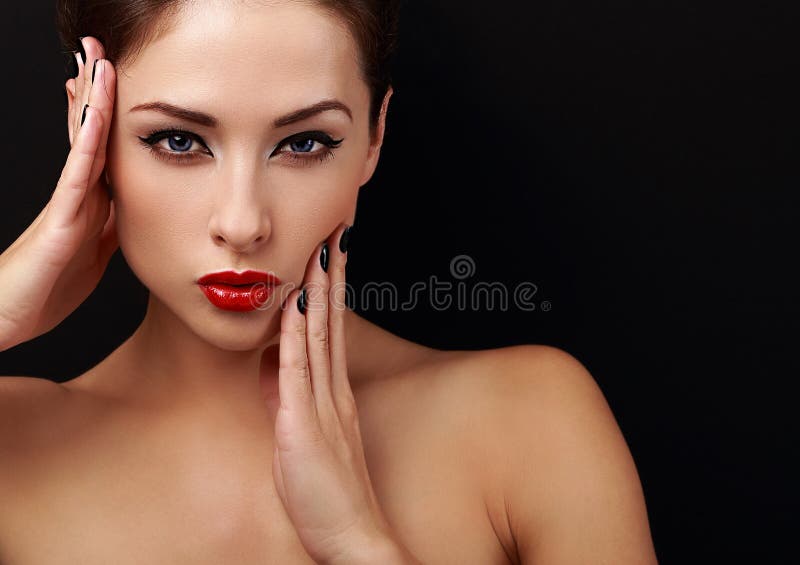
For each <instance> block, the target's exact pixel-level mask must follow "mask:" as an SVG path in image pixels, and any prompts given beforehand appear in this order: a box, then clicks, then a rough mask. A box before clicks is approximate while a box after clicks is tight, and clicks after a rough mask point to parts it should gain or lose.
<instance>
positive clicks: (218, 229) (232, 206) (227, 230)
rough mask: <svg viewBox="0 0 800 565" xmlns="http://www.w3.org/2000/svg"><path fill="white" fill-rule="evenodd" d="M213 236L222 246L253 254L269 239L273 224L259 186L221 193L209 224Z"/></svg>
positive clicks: (238, 188) (236, 188)
mask: <svg viewBox="0 0 800 565" xmlns="http://www.w3.org/2000/svg"><path fill="white" fill-rule="evenodd" d="M208 227H209V233H210V235H211V237H212V239H213V240H214V242H215V243H216V244H218V245H225V246H227V247H229V248H230V249H231V250H233V251H235V252H237V253H251V252H253V251H254V250H255V249H256V248H257V247H258V246H259V245H261V244H263V243H264V242H265V241H266V240H267V238H268V237H269V220H268V218H267V214H266V209H265V206H264V204H263V202H261V201H260V200H259V195H258V194H257V188H256V187H255V186H246V187H245V186H239V187H234V188H232V189H231V190H223V191H220V194H219V195H218V197H217V200H216V203H215V205H214V209H213V212H212V214H211V218H210V220H209V226H208Z"/></svg>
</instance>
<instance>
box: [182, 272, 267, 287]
mask: <svg viewBox="0 0 800 565" xmlns="http://www.w3.org/2000/svg"><path fill="white" fill-rule="evenodd" d="M213 283H223V284H232V285H246V284H256V283H265V284H268V285H278V284H281V280H280V279H279V278H278V277H276V276H275V275H273V274H272V273H265V272H264V271H253V270H248V271H243V272H241V273H237V272H236V271H217V272H215V273H208V274H207V275H203V276H202V277H200V278H199V279H197V284H213Z"/></svg>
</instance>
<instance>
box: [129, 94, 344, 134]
mask: <svg viewBox="0 0 800 565" xmlns="http://www.w3.org/2000/svg"><path fill="white" fill-rule="evenodd" d="M144 110H151V111H155V112H161V113H162V114H166V115H167V116H171V117H173V118H177V119H179V120H186V121H187V122H194V123H196V124H200V125H201V126H205V127H209V128H215V127H217V125H218V124H219V121H218V120H217V119H216V118H215V117H214V116H212V115H210V114H206V113H204V112H198V111H197V110H190V109H188V108H181V107H180V106H175V105H174V104H169V103H167V102H145V103H144V104H137V105H136V106H134V107H133V108H131V109H130V110H128V112H137V111H144ZM331 110H339V111H342V112H344V113H345V114H347V117H348V118H350V121H351V122H352V121H353V113H352V112H351V111H350V108H348V107H347V105H345V104H344V103H342V102H339V101H338V100H335V99H329V100H321V101H319V102H317V103H316V104H312V105H311V106H307V107H305V108H300V109H299V110H295V111H294V112H290V113H288V114H286V115H284V116H281V117H279V118H276V119H275V120H274V121H273V122H272V126H273V127H274V128H282V127H285V126H288V125H290V124H293V123H296V122H300V121H303V120H306V119H308V118H310V117H312V116H316V115H317V114H321V113H322V112H328V111H331Z"/></svg>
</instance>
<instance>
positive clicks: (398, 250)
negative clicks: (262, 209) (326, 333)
mask: <svg viewBox="0 0 800 565" xmlns="http://www.w3.org/2000/svg"><path fill="white" fill-rule="evenodd" d="M790 5H791V3H788V2H786V3H780V4H779V3H773V4H772V5H768V4H766V3H758V4H757V3H748V4H745V3H741V4H737V3H728V4H725V5H722V6H712V5H710V4H705V5H703V4H701V3H698V2H680V1H670V2H641V1H629V2H623V1H618V0H615V1H611V2H606V3H602V4H600V3H597V4H592V5H588V6H584V5H579V4H577V3H573V2H566V1H560V2H555V1H540V2H535V3H530V4H529V3H523V2H508V1H503V0H500V1H495V2H491V3H486V2H464V1H457V0H448V1H443V0H436V1H424V2H423V1H417V2H407V3H406V5H405V8H404V11H403V20H402V25H401V34H400V35H401V44H400V51H399V53H398V58H397V64H396V67H395V78H394V85H395V91H396V92H395V96H394V98H393V99H392V104H391V107H390V111H389V119H388V126H387V134H386V139H385V144H384V149H383V153H382V157H381V164H380V166H379V167H378V171H377V172H376V174H375V176H374V177H373V179H372V181H371V182H370V183H369V184H368V185H366V186H365V187H364V188H363V189H362V193H361V196H360V200H359V205H358V214H357V218H356V224H355V227H354V230H353V235H352V240H351V241H352V243H351V254H350V260H349V262H348V282H349V283H351V284H353V285H354V286H355V287H356V288H359V287H360V286H363V285H364V284H365V283H366V282H368V281H378V282H380V281H387V282H388V281H391V282H393V283H394V284H396V285H397V286H398V288H400V289H410V288H411V285H412V284H413V283H414V282H415V281H426V280H428V279H429V277H431V276H436V277H438V278H439V279H440V280H450V281H453V282H455V279H453V278H452V276H451V274H450V261H451V260H452V259H453V258H454V257H456V256H458V255H468V256H469V257H470V258H471V259H472V260H473V261H474V264H475V266H476V271H475V274H474V276H473V277H472V278H471V279H468V281H467V282H468V283H470V284H472V283H475V282H477V281H489V282H490V281H497V282H500V283H503V284H506V285H507V286H514V285H516V284H518V283H520V282H523V281H529V282H532V283H534V284H535V285H536V286H537V288H538V291H537V294H536V295H535V300H534V301H535V302H536V304H537V305H538V306H537V309H536V310H534V311H532V312H524V311H521V310H516V309H514V308H513V307H512V308H510V309H508V310H506V311H501V310H499V309H497V308H495V309H489V308H486V309H483V310H481V311H472V310H464V311H459V310H458V309H456V308H455V307H451V308H448V309H444V310H438V311H437V310H436V309H434V308H432V307H429V306H426V305H425V304H422V305H420V306H419V307H417V308H415V309H413V310H410V311H400V310H393V311H390V310H387V309H383V310H378V309H369V308H363V307H361V305H359V304H358V303H356V304H354V305H353V306H354V307H355V308H356V310H357V311H359V313H361V315H363V316H365V317H366V318H368V319H371V320H372V321H374V322H376V323H378V324H379V325H381V326H382V327H385V328H386V329H388V330H390V331H392V332H394V333H396V334H398V335H401V336H403V337H406V338H408V339H411V340H413V341H417V342H420V343H425V344H427V345H430V346H434V347H438V348H447V349H484V348H494V347H502V346H506V345H513V344H521V343H543V344H549V345H554V346H556V347H560V348H562V349H564V350H566V351H568V352H569V353H571V354H573V355H574V356H575V357H577V358H578V359H579V360H580V361H581V362H582V363H584V365H585V366H586V367H587V369H589V371H590V372H591V373H592V375H593V376H594V378H595V379H596V380H597V382H598V384H599V385H600V387H601V389H602V390H603V392H604V393H605V395H606V398H607V399H608V402H609V404H610V406H611V408H612V410H613V412H614V414H615V415H616V417H617V421H618V423H619V425H620V427H621V429H622V431H623V433H624V435H625V438H626V440H627V441H628V444H629V446H630V448H631V451H632V453H633V456H634V459H635V461H636V464H637V467H638V469H639V473H640V476H641V479H642V484H643V487H644V491H645V498H646V501H647V505H648V511H649V516H650V524H651V529H652V532H653V538H654V542H655V545H656V550H657V553H658V556H659V560H660V562H661V563H662V564H670V563H731V562H737V563H739V562H741V563H744V562H748V563H788V562H794V560H795V559H796V557H795V555H794V551H793V544H792V541H793V534H794V533H795V531H796V529H797V520H796V519H794V518H793V517H792V516H791V515H790V512H791V510H792V509H796V508H797V496H796V489H795V488H794V477H796V476H797V475H796V470H797V469H796V467H790V459H789V456H790V455H792V454H793V453H795V452H796V451H797V441H796V438H797V436H796V434H795V427H794V426H793V423H794V422H793V420H794V419H793V418H792V417H791V416H790V413H791V412H790V411H791V409H792V408H794V406H795V398H794V396H793V395H792V394H791V393H790V391H791V390H792V387H791V384H793V381H794V380H795V379H796V378H797V377H798V375H800V372H799V371H798V356H797V354H796V351H795V343H796V339H797V337H798V335H800V334H799V333H798V322H797V319H798V318H797V317H798V313H799V312H798V310H800V308H799V307H798V306H799V305H800V302H799V301H798V300H797V297H796V289H797V288H798V282H800V281H798V276H797V270H796V267H795V264H796V257H797V252H796V247H797V242H798V241H800V238H798V233H797V232H798V230H797V216H798V210H799V207H798V205H799V204H800V200H799V199H798V196H797V188H798V182H797V181H798V174H797V170H796V162H797V159H796V158H795V152H796V151H797V147H798V143H797V141H798V125H799V124H798V120H797V114H796V110H795V108H796V104H797V101H798V92H797V90H796V89H794V88H793V83H794V81H793V79H794V78H796V77H795V76H793V75H796V74H797V67H796V60H797V53H798V50H797V45H796V36H797V31H796V27H795V26H794V25H793V23H792V22H796V21H797V19H796V17H794V14H792V13H790V12H789V8H788V7H789V6H790ZM10 13H11V19H10V21H11V22H12V24H13V25H12V26H11V27H12V28H13V29H11V30H9V31H7V32H6V34H5V39H6V45H5V57H4V65H5V71H6V81H5V85H4V91H5V95H6V97H5V104H4V105H3V106H4V110H3V124H4V126H5V127H4V133H5V139H4V141H3V151H2V156H3V172H4V179H3V183H2V191H3V197H2V200H0V202H2V211H0V248H2V249H5V247H6V246H8V245H10V244H11V243H12V242H13V241H14V240H15V239H16V237H18V236H19V234H20V233H22V231H23V230H24V229H25V227H26V226H27V225H28V224H29V223H30V222H31V221H32V220H33V218H34V217H35V216H36V215H37V213H38V211H39V210H40V209H41V208H42V207H43V206H44V204H45V203H46V202H47V199H48V198H49V195H50V193H51V191H52V190H53V188H54V186H55V183H56V181H57V179H58V176H59V174H60V171H61V168H62V167H63V164H64V160H65V158H66V154H67V152H68V148H69V142H68V137H67V129H66V120H65V101H64V95H63V90H64V88H63V84H64V80H65V79H66V77H64V76H63V59H62V57H61V55H60V47H59V45H58V41H57V37H56V33H55V26H54V23H53V19H54V14H53V8H52V3H51V2H31V3H16V4H14V7H13V9H11V12H10ZM8 21H9V20H8V19H7V20H6V22H8ZM544 302H547V303H549V306H550V309H549V310H546V306H547V305H546V304H543V303H544ZM145 304H146V292H145V290H144V289H143V288H142V287H141V285H140V284H139V283H138V281H137V280H136V279H135V277H133V275H132V274H131V273H130V271H129V270H128V268H127V266H126V265H125V262H124V260H123V258H122V256H121V253H119V252H118V253H117V254H116V255H115V257H114V259H113V260H112V264H111V265H110V267H109V270H108V273H107V275H106V276H105V278H104V279H103V281H102V282H101V284H100V286H99V287H98V289H97V290H96V291H95V293H94V294H93V295H92V296H91V297H90V298H89V299H88V300H87V301H86V302H85V303H84V304H83V305H82V306H81V307H80V308H79V309H78V310H77V311H76V312H75V313H74V314H73V315H72V316H71V317H70V318H68V319H67V320H65V321H64V322H63V323H62V324H61V325H60V326H59V327H58V328H56V329H55V330H53V331H52V332H50V333H49V334H47V335H44V336H42V337H40V338H38V339H36V340H33V341H32V342H28V343H25V344H22V345H20V346H18V347H16V348H13V349H12V350H9V351H6V352H3V353H0V374H5V375H12V374H19V375H30V376H39V377H45V378H49V379H52V380H55V381H64V380H67V379H70V378H73V377H74V376H77V375H78V374H80V373H82V372H84V371H85V370H87V369H88V368H90V367H91V366H93V365H95V364H96V363H97V362H99V361H100V360H101V359H102V358H103V357H105V355H107V354H108V353H110V352H111V351H112V350H113V349H114V348H116V347H117V346H118V345H119V344H120V343H121V342H122V341H123V340H124V339H125V338H126V337H128V336H129V335H130V334H131V333H132V332H133V330H134V329H135V327H136V326H137V324H138V323H139V321H140V320H141V317H142V315H143V313H144V306H145ZM543 306H544V307H543ZM795 454H796V453H795Z"/></svg>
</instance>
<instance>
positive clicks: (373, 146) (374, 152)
mask: <svg viewBox="0 0 800 565" xmlns="http://www.w3.org/2000/svg"><path fill="white" fill-rule="evenodd" d="M392 94H394V89H393V88H392V87H391V85H390V86H389V88H388V90H387V91H386V96H384V97H383V103H382V104H381V113H380V116H379V117H378V124H377V127H376V130H377V131H376V132H375V137H374V138H373V139H372V140H371V142H370V146H369V152H368V153H367V161H366V163H365V164H364V175H363V176H362V177H361V183H360V184H359V187H361V186H364V185H365V184H367V182H369V179H371V178H372V175H373V173H374V172H375V168H376V167H377V166H378V158H379V157H380V154H381V146H382V145H383V135H384V133H385V132H386V112H387V110H388V109H389V99H390V98H391V97H392Z"/></svg>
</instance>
